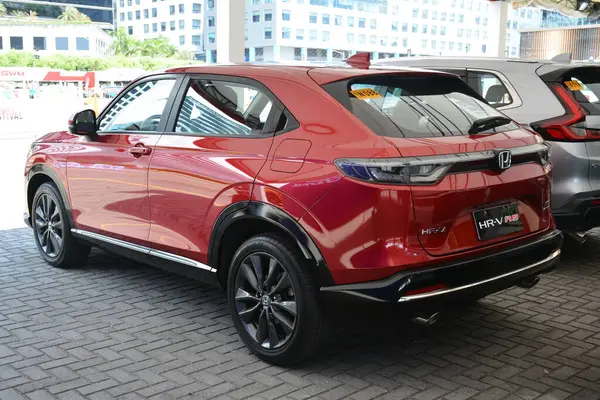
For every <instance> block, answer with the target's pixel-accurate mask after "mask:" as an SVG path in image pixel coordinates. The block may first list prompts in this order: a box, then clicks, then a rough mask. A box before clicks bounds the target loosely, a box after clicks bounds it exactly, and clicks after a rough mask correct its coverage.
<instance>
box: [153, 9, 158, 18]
mask: <svg viewBox="0 0 600 400" xmlns="http://www.w3.org/2000/svg"><path fill="white" fill-rule="evenodd" d="M157 16H158V11H156V8H153V9H152V18H156V17H157Z"/></svg>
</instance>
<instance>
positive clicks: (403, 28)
mask: <svg viewBox="0 0 600 400" xmlns="http://www.w3.org/2000/svg"><path fill="white" fill-rule="evenodd" d="M402 32H408V23H406V22H403V23H402Z"/></svg>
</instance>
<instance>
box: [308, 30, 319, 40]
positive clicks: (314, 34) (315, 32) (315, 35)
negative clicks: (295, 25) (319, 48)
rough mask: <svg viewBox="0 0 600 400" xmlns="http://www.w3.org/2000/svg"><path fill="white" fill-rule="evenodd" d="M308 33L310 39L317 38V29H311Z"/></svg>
mask: <svg viewBox="0 0 600 400" xmlns="http://www.w3.org/2000/svg"><path fill="white" fill-rule="evenodd" d="M308 35H309V38H310V40H317V31H315V30H311V31H310V32H309V34H308Z"/></svg>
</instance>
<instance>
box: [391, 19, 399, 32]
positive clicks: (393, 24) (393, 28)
mask: <svg viewBox="0 0 600 400" xmlns="http://www.w3.org/2000/svg"><path fill="white" fill-rule="evenodd" d="M392 32H398V21H394V22H392Z"/></svg>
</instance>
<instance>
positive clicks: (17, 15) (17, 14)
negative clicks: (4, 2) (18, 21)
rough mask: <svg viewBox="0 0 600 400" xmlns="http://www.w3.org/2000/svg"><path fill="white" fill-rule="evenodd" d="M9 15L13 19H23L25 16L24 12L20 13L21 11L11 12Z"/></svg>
mask: <svg viewBox="0 0 600 400" xmlns="http://www.w3.org/2000/svg"><path fill="white" fill-rule="evenodd" d="M10 15H11V16H12V17H15V18H25V17H26V16H27V14H26V13H25V11H21V10H14V11H13V12H11V13H10Z"/></svg>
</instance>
